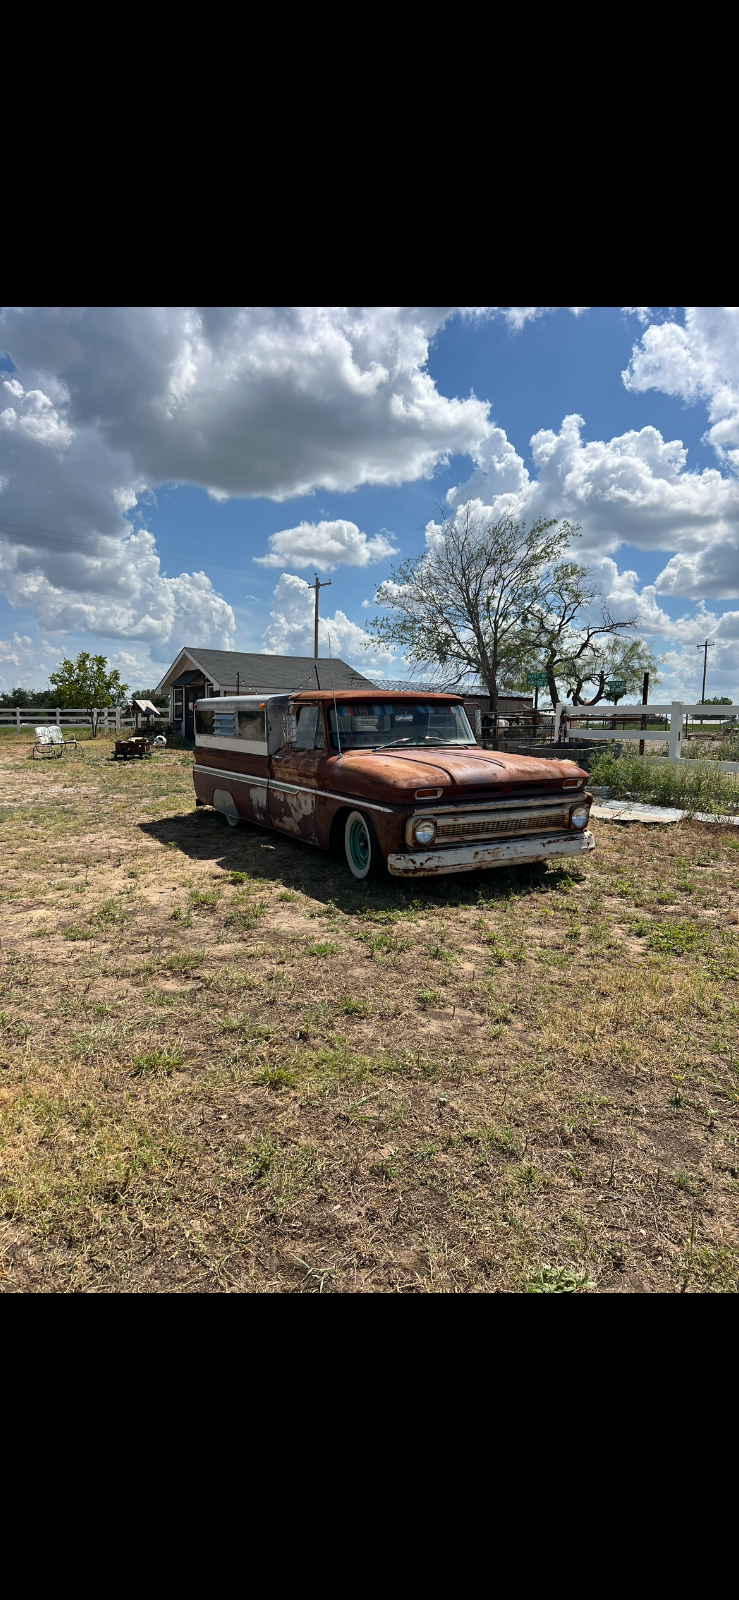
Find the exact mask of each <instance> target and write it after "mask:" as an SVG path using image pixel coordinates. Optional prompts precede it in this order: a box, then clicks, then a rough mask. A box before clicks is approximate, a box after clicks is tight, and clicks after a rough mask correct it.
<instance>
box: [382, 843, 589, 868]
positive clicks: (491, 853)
mask: <svg viewBox="0 0 739 1600" xmlns="http://www.w3.org/2000/svg"><path fill="white" fill-rule="evenodd" d="M594 849H595V839H594V837H593V834H592V833H587V832H584V833H537V834H535V835H534V836H533V837H532V838H529V839H506V840H505V842H503V841H502V840H501V842H500V843H499V844H496V843H489V844H465V845H459V846H456V847H454V848H452V849H447V850H414V851H413V854H412V855H411V854H410V853H409V854H408V855H401V854H400V853H397V854H395V853H394V854H392V855H389V856H388V858H387V867H388V872H391V873H392V874H393V876H394V877H396V878H429V877H433V876H434V875H435V874H437V873H441V872H478V871H480V870H482V869H484V868H486V867H515V866H517V865H518V864H519V863H520V862H523V861H559V860H562V859H564V858H565V857H569V856H580V855H582V854H583V851H588V850H594Z"/></svg>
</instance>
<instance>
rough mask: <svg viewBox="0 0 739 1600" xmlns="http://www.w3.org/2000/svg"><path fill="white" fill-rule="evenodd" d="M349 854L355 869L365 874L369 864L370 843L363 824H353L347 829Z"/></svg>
mask: <svg viewBox="0 0 739 1600" xmlns="http://www.w3.org/2000/svg"><path fill="white" fill-rule="evenodd" d="M349 852H350V855H351V858H352V861H353V862H354V865H355V867H357V868H358V870H359V871H360V872H365V871H366V869H367V866H368V864H369V858H370V842H369V834H368V833H367V829H366V827H365V825H364V823H363V822H353V823H352V825H351V828H350V829H349Z"/></svg>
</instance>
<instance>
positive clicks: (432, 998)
mask: <svg viewBox="0 0 739 1600" xmlns="http://www.w3.org/2000/svg"><path fill="white" fill-rule="evenodd" d="M440 999H441V996H440V994H439V991H438V989H419V991H418V1004H419V1006H420V1007H421V1010H422V1011H425V1010H426V1008H427V1007H428V1006H438V1004H439V1001H440Z"/></svg>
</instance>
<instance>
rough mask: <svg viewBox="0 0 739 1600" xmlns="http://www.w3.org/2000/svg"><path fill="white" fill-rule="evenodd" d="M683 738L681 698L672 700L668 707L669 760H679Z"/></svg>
mask: <svg viewBox="0 0 739 1600" xmlns="http://www.w3.org/2000/svg"><path fill="white" fill-rule="evenodd" d="M682 740H683V706H682V701H681V700H673V702H672V706H671V709H670V737H669V740H668V744H667V754H668V756H669V758H670V760H671V761H680V759H681V757H682Z"/></svg>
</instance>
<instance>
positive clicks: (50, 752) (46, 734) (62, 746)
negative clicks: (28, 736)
mask: <svg viewBox="0 0 739 1600" xmlns="http://www.w3.org/2000/svg"><path fill="white" fill-rule="evenodd" d="M34 733H35V735H36V742H35V744H34V747H33V750H32V751H31V755H32V757H33V760H34V761H48V760H52V761H53V760H54V758H55V757H56V756H63V755H64V752H65V750H70V749H71V750H76V749H77V740H76V738H75V736H74V734H72V736H71V738H70V739H65V738H64V735H63V734H62V730H61V728H59V727H58V726H57V724H56V723H55V722H50V723H49V724H48V725H47V726H46V727H39V728H34Z"/></svg>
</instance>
